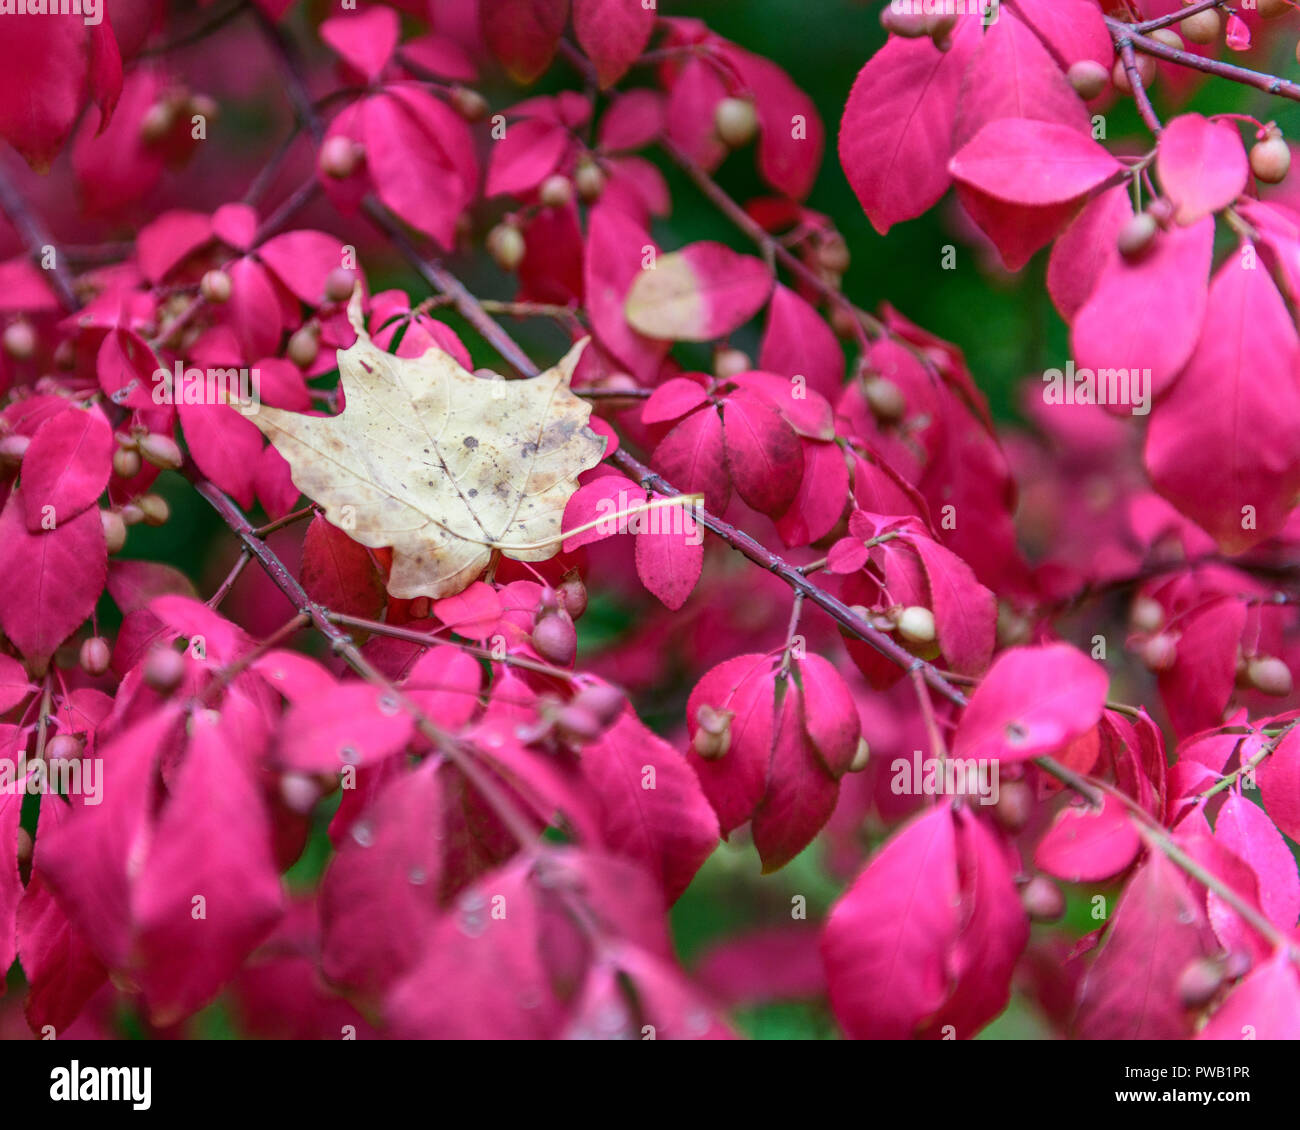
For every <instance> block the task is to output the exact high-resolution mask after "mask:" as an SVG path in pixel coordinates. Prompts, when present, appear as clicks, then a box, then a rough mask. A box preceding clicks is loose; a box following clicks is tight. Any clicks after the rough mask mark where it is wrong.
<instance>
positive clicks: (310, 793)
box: [280, 773, 321, 815]
mask: <svg viewBox="0 0 1300 1130" xmlns="http://www.w3.org/2000/svg"><path fill="white" fill-rule="evenodd" d="M320 797H321V787H320V784H319V782H317V780H316V778H315V777H312V776H309V775H308V774H306V773H286V774H284V776H282V777H281V778H280V799H281V800H282V801H284V805H285V807H286V808H288V809H289V810H290V811H291V812H297V813H299V814H300V815H306V814H307V813H308V812H310V811H311V810H312V809H313V808H314V807H315V805H316V802H317V801H318V800H320Z"/></svg>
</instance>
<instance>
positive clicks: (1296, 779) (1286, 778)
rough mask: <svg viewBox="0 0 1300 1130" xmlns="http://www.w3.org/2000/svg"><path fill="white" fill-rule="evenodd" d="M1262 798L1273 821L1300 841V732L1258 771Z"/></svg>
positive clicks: (1286, 739) (1290, 736) (1281, 744)
mask: <svg viewBox="0 0 1300 1130" xmlns="http://www.w3.org/2000/svg"><path fill="white" fill-rule="evenodd" d="M1255 780H1256V781H1257V782H1258V783H1259V795H1260V798H1261V799H1262V800H1263V802H1264V809H1265V810H1266V811H1267V812H1268V814H1269V815H1270V816H1271V817H1272V818H1273V822H1274V823H1275V824H1276V825H1277V826H1278V827H1279V828H1281V829H1282V831H1283V832H1285V833H1286V834H1287V835H1288V836H1290V837H1291V839H1293V840H1296V841H1297V842H1300V733H1297V732H1296V731H1295V730H1292V731H1291V732H1290V733H1288V734H1287V735H1286V737H1284V738H1283V739H1282V740H1281V742H1279V743H1278V746H1277V748H1276V749H1275V750H1274V751H1273V752H1272V753H1271V754H1270V755H1269V756H1268V757H1266V758H1264V760H1263V761H1261V762H1260V763H1259V765H1258V766H1257V767H1256V769H1255Z"/></svg>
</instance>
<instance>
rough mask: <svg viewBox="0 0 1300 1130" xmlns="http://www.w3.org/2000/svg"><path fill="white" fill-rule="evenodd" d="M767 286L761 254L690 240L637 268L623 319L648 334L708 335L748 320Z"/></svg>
mask: <svg viewBox="0 0 1300 1130" xmlns="http://www.w3.org/2000/svg"><path fill="white" fill-rule="evenodd" d="M771 290H772V272H771V271H770V270H769V269H768V266H767V264H766V263H764V262H763V261H762V260H761V259H755V258H754V257H753V256H751V255H738V254H736V252H734V251H732V250H731V249H730V248H729V247H725V246H723V245H722V244H721V243H693V244H691V245H690V246H688V247H685V248H683V249H682V250H681V251H674V252H671V253H669V254H667V255H662V256H659V258H658V259H657V260H656V262H655V265H654V268H653V269H652V270H643V271H641V272H640V274H639V276H638V277H637V278H636V279H635V280H634V281H633V283H632V286H631V289H630V291H629V293H628V296H627V307H626V310H627V320H628V321H629V322H630V323H631V325H632V328H633V329H635V330H637V331H638V332H639V333H643V334H645V335H646V336H647V337H654V338H660V339H663V340H668V341H710V340H712V339H713V338H716V337H722V336H724V335H726V334H729V333H731V331H732V330H734V329H737V328H738V327H740V326H742V325H744V324H745V323H746V322H747V321H749V319H750V318H752V317H753V316H754V315H755V314H757V313H758V311H759V310H760V309H762V307H763V304H764V303H765V302H766V301H767V298H768V295H769V294H770V293H771Z"/></svg>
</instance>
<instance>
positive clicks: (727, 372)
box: [713, 345, 754, 381]
mask: <svg viewBox="0 0 1300 1130" xmlns="http://www.w3.org/2000/svg"><path fill="white" fill-rule="evenodd" d="M753 367H754V363H753V361H751V360H750V359H749V354H748V353H746V352H745V351H744V350H743V349H736V348H734V347H733V346H730V345H727V346H724V347H723V348H721V349H719V350H718V351H717V352H716V353H715V354H714V355H713V375H714V376H715V377H717V378H718V380H720V381H725V380H730V379H731V378H732V377H734V376H736V375H737V374H739V373H748V372H749V371H750V369H752V368H753Z"/></svg>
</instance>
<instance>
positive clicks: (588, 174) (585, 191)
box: [573, 157, 605, 204]
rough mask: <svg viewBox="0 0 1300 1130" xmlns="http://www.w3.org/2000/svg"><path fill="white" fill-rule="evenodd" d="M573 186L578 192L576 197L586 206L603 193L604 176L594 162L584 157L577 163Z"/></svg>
mask: <svg viewBox="0 0 1300 1130" xmlns="http://www.w3.org/2000/svg"><path fill="white" fill-rule="evenodd" d="M573 184H574V187H575V188H577V190H578V195H579V196H581V197H582V199H583V200H585V201H586V202H587V203H588V204H593V203H595V202H596V201H597V200H599V199H600V194H601V193H602V192H604V191H605V174H604V173H603V172H602V171H601V168H600V166H599V165H597V164H596V162H595V161H593V160H591V158H589V157H584V158H583V159H582V160H581V161H579V162H578V168H577V171H576V172H575V173H574V174H573Z"/></svg>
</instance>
